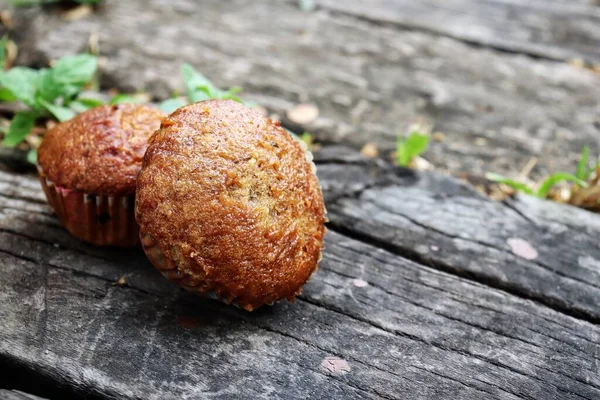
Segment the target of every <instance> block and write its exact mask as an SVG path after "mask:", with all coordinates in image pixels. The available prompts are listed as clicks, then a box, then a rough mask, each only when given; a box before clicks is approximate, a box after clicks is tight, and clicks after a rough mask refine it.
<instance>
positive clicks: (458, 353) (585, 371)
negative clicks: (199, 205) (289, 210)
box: [0, 147, 600, 399]
mask: <svg viewBox="0 0 600 400" xmlns="http://www.w3.org/2000/svg"><path fill="white" fill-rule="evenodd" d="M316 161H317V164H318V169H319V175H320V177H321V182H322V183H323V187H324V191H325V194H326V197H328V198H329V199H330V200H329V202H328V208H329V212H330V219H331V221H332V223H331V227H332V228H333V231H331V232H330V233H329V234H328V235H327V238H326V251H325V253H324V259H323V262H322V263H321V267H320V269H319V271H318V273H317V274H316V275H315V277H314V278H313V279H312V280H311V281H310V283H309V284H308V285H307V286H306V288H305V290H304V292H303V294H302V295H301V296H300V298H299V299H298V300H297V301H296V302H295V303H294V304H288V303H280V304H277V305H275V306H274V307H269V308H264V309H261V310H259V311H258V312H255V313H246V312H244V311H241V310H238V309H235V308H232V307H227V306H225V305H221V304H220V303H217V302H214V301H210V300H205V299H202V298H199V297H197V296H195V295H193V294H188V293H185V292H183V291H181V290H180V289H179V288H178V287H176V286H174V285H173V284H171V283H170V282H168V281H166V280H164V279H163V278H162V277H161V276H160V274H159V273H158V272H156V271H155V270H154V269H153V268H152V267H151V265H150V264H149V263H148V261H147V260H146V259H145V257H144V256H143V254H142V253H141V251H139V250H133V251H127V250H115V249H101V248H94V247H91V246H88V245H86V244H83V243H80V242H77V241H75V240H74V239H72V238H71V237H70V236H69V235H68V234H67V233H66V232H65V231H64V230H63V229H62V228H61V227H60V226H59V225H58V222H57V220H56V219H55V217H53V216H52V215H51V213H50V210H49V208H48V206H46V205H45V204H44V203H43V195H42V194H41V190H40V189H39V188H38V187H37V182H36V181H35V180H34V179H33V178H27V177H23V176H20V175H14V174H7V173H1V172H0V182H2V185H3V186H1V189H2V190H1V191H0V193H2V194H3V195H2V196H0V268H1V271H2V273H1V274H0V286H1V287H2V288H3V290H2V291H0V302H1V303H2V304H3V307H1V308H0V318H1V319H2V321H4V322H3V323H2V324H0V364H2V365H4V366H6V367H10V366H14V365H19V366H21V367H23V366H28V370H29V371H30V374H31V376H35V377H37V378H39V377H42V376H43V377H45V378H46V379H51V380H53V381H54V382H56V383H57V384H62V385H66V386H68V387H70V388H71V389H72V390H73V391H74V393H78V394H79V395H88V396H92V397H95V398H106V397H108V398H132V399H133V398H148V399H154V398H161V399H169V398H181V397H190V398H195V397H202V398H221V397H224V396H225V397H228V398H257V399H261V398H265V399H266V398H286V399H288V398H306V397H308V396H310V397H317V398H322V397H328V398H334V399H337V398H340V399H342V398H384V399H396V398H398V399H402V398H407V397H410V398H415V399H447V398H461V399H479V398H482V397H483V398H494V399H537V398H544V399H571V398H573V399H582V398H583V399H594V398H597V397H598V396H600V378H598V373H597V370H598V358H599V357H600V352H599V350H600V348H599V347H600V329H599V328H598V326H597V325H594V324H592V323H590V322H588V321H586V319H589V320H592V319H593V318H594V316H595V315H597V314H598V310H597V307H594V305H593V304H592V303H591V299H592V298H593V296H595V295H596V294H595V291H594V290H595V289H594V288H593V287H592V288H590V287H588V286H593V285H595V275H594V274H593V272H589V274H588V275H587V276H583V275H579V274H583V272H582V271H581V270H580V269H579V268H581V266H579V267H577V266H575V265H570V264H569V260H570V259H571V258H570V257H575V255H583V254H586V255H589V256H590V257H594V256H596V255H597V253H596V251H597V249H596V248H594V247H590V246H588V244H589V243H588V240H589V239H588V236H591V235H592V234H593V233H594V232H595V231H594V230H595V229H596V228H597V226H596V225H597V224H600V223H598V222H597V221H595V219H594V218H597V217H596V216H593V215H592V214H589V215H588V214H587V213H586V214H578V213H577V212H576V211H574V210H573V209H572V208H571V207H567V206H561V205H554V204H553V205H551V206H549V207H557V209H556V210H554V209H551V208H548V207H547V204H546V203H545V202H541V201H538V200H533V199H529V198H527V199H517V200H514V201H513V203H511V205H510V206H509V205H507V204H500V203H492V202H490V201H489V200H487V199H485V198H483V197H481V196H478V195H477V194H476V193H474V192H473V191H472V190H471V189H469V188H467V187H465V186H463V185H462V184H461V183H459V182H457V181H456V180H454V179H451V178H447V177H442V176H439V175H413V174H410V173H407V171H404V170H399V169H394V168H390V167H387V166H385V165H380V163H379V162H378V161H373V160H365V159H363V158H361V157H360V156H359V155H357V154H356V153H353V152H352V151H350V150H348V149H345V148H342V147H337V148H332V149H329V148H328V149H326V150H324V151H323V152H322V153H321V152H319V153H317V155H316ZM341 168H345V169H346V170H347V171H354V173H348V174H346V175H344V174H340V173H339V172H340V169H341ZM359 171H362V172H359ZM436 190H437V191H436ZM358 201H360V202H361V204H363V205H364V207H363V208H364V210H362V209H361V207H358V206H357V207H356V208H353V204H355V202H358ZM386 202H391V203H393V206H394V210H393V212H390V211H387V213H388V214H383V211H381V210H379V211H377V212H375V210H374V208H373V207H374V206H375V205H380V204H386ZM415 204H417V205H419V204H420V205H421V207H423V208H418V207H417V206H416V205H415ZM434 204H437V208H436V207H434ZM415 207H417V208H415ZM511 207H514V208H511ZM517 209H518V211H515V210H517ZM363 211H364V212H363ZM369 213H370V214H369ZM567 213H570V214H573V215H575V217H574V218H569V219H568V224H567V222H566V221H564V220H562V219H561V218H564V216H566V215H567ZM367 214H368V216H369V218H367V217H365V218H362V217H363V215H367ZM402 215H409V216H410V218H411V220H414V221H417V223H414V222H411V221H409V222H402V221H404V220H405V219H406V220H407V221H408V218H404V217H402ZM584 217H585V218H584ZM361 218H362V219H361ZM584 219H585V220H588V221H591V223H588V224H587V225H586V228H585V229H581V228H582V227H581V226H579V225H577V224H578V223H580V222H582V221H584ZM500 220H501V221H500ZM349 221H351V222H349ZM371 221H375V222H376V223H377V224H378V227H373V228H372V229H369V230H368V231H367V232H364V231H363V230H364V229H365V227H366V226H368V224H369V223H371ZM534 223H535V224H539V226H543V227H545V228H544V229H546V228H548V225H549V224H556V227H560V229H562V230H563V234H562V235H561V236H560V238H559V239H560V241H563V240H566V241H567V242H566V244H571V245H572V244H573V243H575V242H577V241H580V243H579V242H578V243H579V244H578V245H579V246H580V247H573V248H572V250H573V251H572V252H569V251H568V249H566V247H562V248H560V247H558V248H557V249H552V248H551V247H550V243H549V242H548V243H546V242H544V241H543V240H544V235H543V232H544V230H540V231H534V228H532V227H531V226H533V224H534ZM427 225H431V227H427ZM458 227H464V228H465V232H464V233H456V232H454V231H452V229H458ZM478 227H479V230H477V228H478ZM556 227H555V228H553V229H555V230H556V229H558V228H556ZM488 228H489V229H488ZM338 229H339V230H340V231H342V232H343V233H338V232H336V230H338ZM548 229H550V228H548ZM586 229H587V230H586ZM346 231H347V232H346ZM437 231H440V232H443V233H440V232H437ZM513 232H515V233H516V234H519V235H520V237H523V238H525V239H526V240H527V241H529V242H531V243H532V245H533V246H534V247H536V249H537V250H538V252H539V257H540V261H539V262H540V263H544V264H548V268H543V269H542V267H540V266H539V265H537V264H536V263H534V262H522V261H520V260H518V259H516V258H515V256H514V254H512V253H511V252H510V250H506V249H504V248H502V240H504V238H505V237H507V236H512V234H513ZM346 233H348V234H346ZM475 233H477V235H475ZM555 233H556V232H555ZM348 235H350V236H348ZM368 235H371V236H368ZM449 235H453V236H457V237H456V238H454V237H448V236H449ZM473 235H475V239H474V238H473V237H472V236H473ZM351 236H355V237H354V238H353V237H351ZM536 236H539V237H540V238H539V239H537V238H536ZM357 239H360V240H357ZM363 239H364V240H363ZM545 240H549V239H545ZM569 240H571V242H569ZM369 241H371V242H374V243H375V242H376V243H375V244H373V243H371V244H370V243H367V242H369ZM380 243H381V245H380ZM457 243H458V245H457ZM556 244H557V246H558V245H559V243H556ZM433 246H437V248H435V247H433ZM458 246H460V247H458ZM425 247H427V249H428V250H427V252H426V251H424V248H425ZM495 247H499V248H498V249H496V248H495ZM409 248H410V249H409ZM553 251H554V253H552V252H553ZM559 251H561V252H563V253H565V254H563V255H561V256H560V257H558V254H559V253H558V252H559ZM546 252H549V253H548V254H546ZM425 253H427V254H431V253H436V254H439V256H435V257H437V258H436V260H437V261H436V262H430V261H431V260H433V259H434V258H435V257H434V256H431V255H426V254H425ZM567 253H568V254H567ZM417 256H418V257H417ZM552 257H556V260H553V259H552ZM441 259H443V261H444V263H445V264H444V265H441V261H440V260H441ZM588 261H589V260H588ZM590 263H591V261H589V263H588V264H586V265H591V264H590ZM474 265H477V266H479V269H478V270H477V269H475V267H474ZM514 265H516V266H518V267H519V268H520V269H521V270H522V272H521V273H520V274H519V273H518V272H517V271H516V268H514ZM555 266H556V267H558V266H560V267H561V270H560V271H552V267H555ZM511 268H512V269H511ZM441 270H443V271H441ZM539 270H543V271H545V274H541V273H540V272H539ZM490 271H494V272H495V273H496V274H498V275H502V276H503V277H504V280H505V281H504V282H501V280H500V279H498V280H494V279H492V278H489V279H488V278H487V275H490V274H491V272H490ZM559 272H560V274H559ZM121 277H125V280H126V285H124V286H120V285H114V283H115V282H117V281H118V280H119V279H120V278H121ZM534 278H536V279H537V280H534ZM567 278H568V279H571V280H573V281H574V282H576V283H578V284H581V285H580V286H573V285H571V286H569V285H568V284H566V283H565V282H567V283H568V279H567ZM577 278H579V280H577ZM584 278H585V279H584ZM582 280H585V281H587V282H588V283H589V285H587V286H586V285H583V283H582V282H580V281H582ZM499 282H500V283H499ZM524 282H525V283H528V284H529V286H527V285H526V284H525V283H524ZM509 284H510V285H509ZM508 286H510V287H508ZM557 288H558V289H557ZM530 298H532V299H534V300H535V301H531V300H530ZM549 299H552V301H550V300H549ZM546 302H547V303H548V304H549V305H551V306H553V307H547V306H546V305H545V303H546ZM565 304H569V306H568V307H567V306H565ZM596 304H598V303H596ZM575 310H577V312H575ZM580 314H581V315H580ZM31 371H33V372H31ZM241 388H243V390H242V389H241ZM20 389H22V390H27V388H26V387H20Z"/></svg>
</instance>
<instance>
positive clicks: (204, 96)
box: [188, 86, 215, 103]
mask: <svg viewBox="0 0 600 400" xmlns="http://www.w3.org/2000/svg"><path fill="white" fill-rule="evenodd" d="M188 98H189V99H190V103H197V102H199V101H203V100H208V99H214V98H215V97H214V95H213V93H212V92H211V91H210V89H209V88H207V87H205V86H200V87H199V88H198V89H197V90H194V91H193V92H191V93H189V94H188Z"/></svg>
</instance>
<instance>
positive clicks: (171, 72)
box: [15, 0, 600, 176]
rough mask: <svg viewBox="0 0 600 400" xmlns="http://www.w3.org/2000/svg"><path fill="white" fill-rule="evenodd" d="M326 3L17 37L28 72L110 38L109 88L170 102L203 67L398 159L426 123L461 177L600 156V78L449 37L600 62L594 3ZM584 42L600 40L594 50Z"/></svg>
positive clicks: (33, 31)
mask: <svg viewBox="0 0 600 400" xmlns="http://www.w3.org/2000/svg"><path fill="white" fill-rule="evenodd" d="M322 4H324V7H319V8H317V10H315V11H314V12H303V11H301V10H300V9H299V8H298V7H297V5H296V2H295V1H276V0H262V1H254V0H228V1H220V0H208V1H205V2H203V3H202V7H200V6H198V4H197V3H196V2H194V1H189V0H175V1H170V2H168V3H167V2H165V1H161V0H152V1H146V0H132V1H126V2H125V1H117V0H108V1H106V4H105V6H104V7H102V9H101V10H100V11H99V12H97V13H96V14H94V15H92V16H90V17H88V18H85V19H81V20H76V21H65V20H63V19H62V18H61V17H60V16H59V15H57V14H56V12H54V11H52V9H45V10H43V11H40V10H38V9H28V10H18V11H17V12H16V14H15V21H16V22H15V24H16V26H17V28H16V29H15V33H19V35H17V37H16V40H17V41H18V42H19V49H20V53H19V54H20V56H19V57H20V58H19V61H20V62H22V63H25V64H33V65H40V64H45V63H46V62H47V61H48V60H50V59H56V58H58V57H60V56H63V55H66V54H73V53H76V52H79V51H81V50H83V49H85V48H86V46H87V40H88V38H89V36H90V34H91V33H93V32H96V33H97V34H98V35H99V40H100V54H101V56H102V57H103V62H102V71H103V73H102V86H103V87H104V88H105V89H109V88H113V87H116V88H119V89H120V90H123V91H136V90H146V91H148V92H150V93H151V94H152V95H154V96H156V97H157V98H166V97H168V96H170V95H171V93H172V92H173V90H176V89H178V90H181V89H183V85H182V82H181V78H180V75H179V68H180V65H181V64H182V63H184V62H189V63H191V64H193V65H194V66H196V67H197V68H198V69H199V70H200V71H202V72H203V73H204V74H205V75H207V76H208V77H209V78H211V79H212V80H213V81H214V82H215V83H216V84H217V85H218V86H220V87H231V86H242V87H243V88H244V89H245V92H244V93H245V94H244V96H245V97H246V98H247V99H249V100H253V101H256V102H258V103H260V104H262V105H264V106H266V107H268V108H269V109H270V110H271V111H272V112H275V113H277V114H278V115H279V116H281V117H283V118H284V122H285V123H286V124H288V125H289V126H290V127H292V128H293V129H295V130H297V131H298V132H302V131H303V130H308V131H310V132H313V133H314V134H315V135H316V136H317V138H318V139H319V140H321V141H325V142H328V143H329V142H342V143H346V144H351V145H352V146H354V147H356V148H360V147H361V146H362V145H363V144H364V143H366V142H374V143H376V144H377V145H378V146H379V148H380V150H381V154H382V156H383V157H385V158H387V157H388V156H389V153H390V152H391V151H393V150H394V148H395V141H396V136H397V135H398V134H399V133H403V132H404V131H406V130H407V129H408V127H409V125H410V124H411V123H413V122H415V121H416V120H418V119H419V118H422V119H423V120H424V121H426V122H428V123H430V124H432V125H433V126H434V129H435V130H437V131H440V132H443V133H444V134H445V140H444V141H443V142H440V143H433V144H432V146H431V147H430V149H429V150H428V151H427V152H426V154H425V158H427V159H428V160H430V161H431V162H433V163H434V164H435V165H436V166H437V167H438V168H439V169H442V170H449V171H450V172H452V173H453V174H456V175H458V174H460V173H463V172H465V173H471V174H475V175H480V176H482V175H483V173H484V172H486V171H493V172H497V173H503V174H517V173H518V172H520V171H521V169H522V168H523V167H524V165H525V164H526V163H527V162H528V161H529V160H530V159H531V157H533V156H535V157H537V158H538V164H537V166H536V168H535V169H534V171H533V175H534V176H540V175H541V174H544V173H546V172H548V171H550V170H552V171H555V170H566V171H572V170H573V169H574V165H576V162H577V159H578V155H579V153H580V152H581V149H582V147H583V146H584V145H589V146H591V147H592V153H593V154H597V153H599V152H600V119H599V114H598V110H599V107H600V97H599V95H598V90H597V88H598V87H599V86H600V75H597V74H594V73H593V72H591V71H589V70H586V69H583V68H577V67H574V66H572V65H569V64H567V63H565V62H562V61H561V62H554V61H550V60H544V59H533V58H531V57H529V56H527V55H522V54H513V53H506V52H505V51H498V50H496V49H494V48H490V47H486V46H483V47H481V46H473V45H471V44H468V43H464V42H463V41H461V40H457V39H453V38H451V37H447V36H448V35H450V36H457V35H454V34H451V32H450V33H448V30H452V31H455V30H457V29H459V28H461V29H462V30H463V32H464V33H465V35H471V34H472V35H475V36H477V35H479V36H481V32H482V30H484V29H483V28H482V26H485V27H486V29H487V30H486V31H485V32H483V33H484V35H485V37H486V38H490V37H493V38H495V39H494V40H496V41H504V42H508V41H510V42H511V43H512V42H518V43H522V44H523V45H524V46H530V47H531V46H534V47H535V46H538V45H537V44H536V43H538V42H536V41H535V39H534V38H535V37H537V36H536V35H537V33H536V32H537V30H542V31H543V34H541V39H540V40H541V43H545V42H544V41H546V42H547V41H551V40H553V39H552V38H553V37H555V36H556V37H557V38H559V37H562V36H561V35H563V36H566V39H565V40H564V41H563V42H560V41H558V39H557V41H555V42H556V43H555V44H552V45H551V46H550V45H549V47H551V49H559V50H560V49H570V50H569V51H575V52H579V51H583V50H582V49H577V48H576V46H574V45H573V43H580V44H581V46H591V47H590V49H596V50H597V49H598V48H599V46H598V45H597V44H598V43H599V42H598V40H597V39H598V38H597V32H596V31H597V30H594V29H591V27H590V26H589V25H590V24H593V22H594V21H596V20H597V15H598V13H597V9H598V7H597V6H594V5H589V4H587V3H586V2H585V1H583V0H580V1H577V2H569V3H568V4H566V3H564V2H561V3H560V4H561V5H560V10H559V6H558V4H559V3H558V2H557V1H551V2H548V1H544V2H541V1H536V2H530V1H524V0H523V1H508V0H494V1H491V0H490V1H485V2H480V1H473V0H453V1H452V2H450V3H448V2H444V6H442V5H441V3H439V2H433V1H426V2H424V1H419V2H411V1H400V2H396V1H394V2H392V1H378V2H373V1H370V2H363V1H344V2H339V1H325V0H324V1H323V2H322ZM475 4H477V6H475ZM338 10H342V11H343V12H340V11H338ZM563 10H564V16H563V14H562V11H563ZM559 11H560V12H559ZM588 11H589V12H588ZM373 13H375V14H377V16H376V17H370V16H369V17H367V18H363V16H364V15H371V14H373ZM380 15H384V16H386V17H387V18H390V19H399V18H402V19H410V20H411V21H412V22H411V23H412V25H411V26H415V25H419V24H426V25H427V26H430V25H431V24H432V23H433V22H434V21H435V20H437V19H441V20H443V21H444V23H443V24H438V25H439V29H438V30H436V31H435V32H427V31H424V30H419V29H418V30H412V29H405V28H404V27H403V26H400V27H398V26H396V25H394V24H381V23H379V21H378V18H379V17H378V16H380ZM419 16H423V18H419ZM486 16H487V17H486ZM488 17H489V18H488ZM513 17H514V18H513ZM490 19H491V20H493V21H492V22H490ZM579 20H581V23H576V22H575V21H579ZM432 21H433V22H432ZM507 21H509V22H510V23H507ZM555 22H556V23H555ZM536 24H537V25H539V26H537V25H536ZM596 25H597V24H596ZM515 26H518V27H519V29H516V28H515ZM499 29H502V33H499V31H498V30H499ZM580 30H584V31H585V32H586V33H587V34H588V35H587V36H585V35H583V34H582V35H583V36H584V39H582V40H579V38H580V35H578V34H577V32H579V31H580ZM442 31H444V32H445V33H444V32H442ZM439 32H441V33H443V34H440V33H439ZM571 33H572V35H571ZM523 37H525V38H523ZM527 37H532V39H531V40H530V41H528V40H527ZM484 39H485V38H484ZM484 39H482V40H481V42H482V43H483V44H485V43H486V40H487V39H486V40H484ZM490 40H491V39H490ZM553 43H554V42H553ZM590 54H591V53H590ZM550 55H551V54H550ZM298 103H315V104H316V105H318V107H319V110H320V116H319V118H318V119H317V120H316V121H315V122H312V123H309V124H307V125H297V124H293V123H292V121H289V120H287V119H286V118H285V111H286V110H287V109H290V108H291V107H293V106H294V105H296V104H298Z"/></svg>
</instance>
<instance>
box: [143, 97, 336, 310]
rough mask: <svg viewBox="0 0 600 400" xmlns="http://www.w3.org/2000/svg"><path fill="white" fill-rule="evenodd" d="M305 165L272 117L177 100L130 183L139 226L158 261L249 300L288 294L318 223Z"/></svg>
mask: <svg viewBox="0 0 600 400" xmlns="http://www.w3.org/2000/svg"><path fill="white" fill-rule="evenodd" d="M312 167H313V166H312V164H311V163H310V162H309V161H308V160H307V159H306V157H305V152H304V151H303V150H302V149H301V148H300V146H299V144H298V143H297V141H296V140H294V139H293V138H292V137H291V136H290V135H289V134H288V133H287V132H286V131H285V130H284V129H283V128H281V127H280V126H279V124H278V123H276V122H273V121H272V120H270V119H268V118H265V117H263V116H262V115H261V114H259V113H258V112H256V111H254V110H252V109H250V108H248V107H245V106H244V105H242V104H239V103H237V102H234V101H230V100H227V101H224V100H208V101H204V102H199V103H196V104H192V105H190V106H186V107H183V108H180V109H178V110H177V111H175V112H174V113H173V114H171V115H170V116H169V117H167V118H165V119H164V120H163V123H162V126H161V128H160V129H159V130H158V131H157V132H156V134H155V135H154V136H153V137H152V139H151V141H150V146H149V148H148V151H147V152H146V156H145V157H144V163H143V167H142V171H141V173H140V176H139V179H138V189H137V193H136V196H137V198H136V218H137V221H138V223H139V224H140V229H141V231H142V235H148V236H149V237H151V239H152V242H155V243H157V245H158V247H160V250H161V252H162V253H163V254H164V255H165V258H166V260H164V262H162V263H161V264H162V265H157V267H159V268H160V269H164V268H176V269H178V274H177V276H178V277H183V279H180V283H182V284H183V285H184V286H187V287H191V288H196V289H197V290H199V291H201V292H212V293H214V294H216V295H217V296H218V297H220V298H222V299H225V300H226V301H231V302H236V303H238V304H239V305H240V306H242V307H244V308H246V309H254V308H256V307H258V306H260V305H262V304H265V303H271V302H273V301H276V300H279V299H282V298H289V299H292V298H293V297H294V296H295V295H296V294H298V293H299V291H300V288H301V286H302V285H303V284H304V283H305V282H306V281H307V280H308V279H309V277H310V275H311V274H312V273H313V272H314V271H315V270H316V268H317V262H318V260H319V258H320V253H321V248H322V240H323V235H324V232H325V228H324V220H325V216H324V204H323V198H322V195H321V190H320V188H319V185H318V181H317V177H316V176H315V175H314V173H313V169H312ZM155 264H156V263H155Z"/></svg>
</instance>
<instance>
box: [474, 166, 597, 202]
mask: <svg viewBox="0 0 600 400" xmlns="http://www.w3.org/2000/svg"><path fill="white" fill-rule="evenodd" d="M485 177H486V178H487V179H489V180H490V181H492V182H497V183H502V184H504V185H506V186H510V187H511V188H513V189H514V190H516V191H518V192H523V193H525V194H528V195H531V196H535V197H539V198H540V199H545V198H546V197H548V193H549V192H550V189H552V187H553V186H554V185H556V184H558V183H560V182H572V183H575V184H576V185H578V186H581V187H587V186H588V184H587V183H586V182H585V181H583V180H581V179H579V178H577V177H576V176H575V175H573V174H569V173H568V172H557V173H555V174H552V175H550V176H549V177H547V178H546V179H545V180H544V181H542V183H541V185H540V186H539V187H538V188H537V190H534V189H533V188H532V187H531V186H529V185H527V184H525V183H523V182H519V181H516V180H514V179H510V178H506V177H504V176H502V175H498V174H494V173H492V172H488V173H487V174H485Z"/></svg>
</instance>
